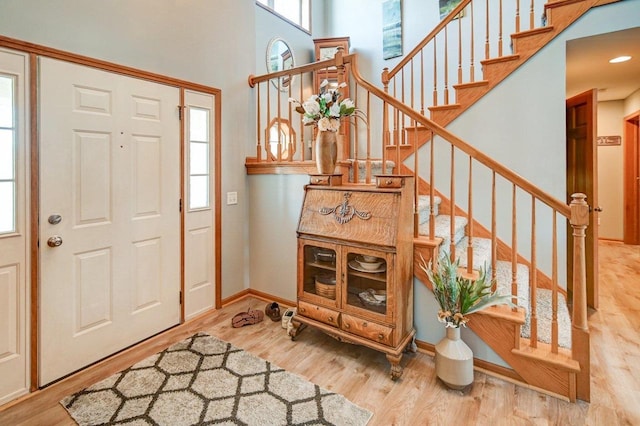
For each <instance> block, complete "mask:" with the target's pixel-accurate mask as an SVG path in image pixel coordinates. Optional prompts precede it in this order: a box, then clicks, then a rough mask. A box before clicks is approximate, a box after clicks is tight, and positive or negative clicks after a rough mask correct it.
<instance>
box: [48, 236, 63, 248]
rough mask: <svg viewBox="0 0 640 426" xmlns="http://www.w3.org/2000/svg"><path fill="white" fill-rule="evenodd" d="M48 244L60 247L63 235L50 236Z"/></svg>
mask: <svg viewBox="0 0 640 426" xmlns="http://www.w3.org/2000/svg"><path fill="white" fill-rule="evenodd" d="M47 245H48V246H49V247H59V246H61V245H62V237H61V236H59V235H54V236H53V237H49V239H48V240H47Z"/></svg>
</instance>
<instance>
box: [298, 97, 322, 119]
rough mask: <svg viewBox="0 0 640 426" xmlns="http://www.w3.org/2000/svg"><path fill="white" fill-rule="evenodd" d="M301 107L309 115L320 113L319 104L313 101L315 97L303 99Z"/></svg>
mask: <svg viewBox="0 0 640 426" xmlns="http://www.w3.org/2000/svg"><path fill="white" fill-rule="evenodd" d="M302 108H304V111H305V112H306V113H307V114H308V115H310V116H315V115H318V114H320V105H319V104H318V102H316V101H315V99H311V98H309V99H307V100H306V101H304V103H303V104H302Z"/></svg>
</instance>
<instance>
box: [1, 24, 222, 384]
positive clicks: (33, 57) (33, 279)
mask: <svg viewBox="0 0 640 426" xmlns="http://www.w3.org/2000/svg"><path fill="white" fill-rule="evenodd" d="M0 47H4V48H7V49H13V50H16V51H19V52H23V53H27V54H29V69H28V73H29V77H30V79H29V106H28V111H29V116H30V134H29V142H28V144H29V151H30V159H29V160H30V171H29V173H30V179H31V185H30V188H29V189H28V200H29V211H30V214H29V216H30V217H29V223H30V231H31V238H30V241H29V245H30V248H29V259H28V263H29V264H30V283H29V287H30V299H31V300H30V309H29V317H30V336H29V341H30V343H29V345H30V352H31V353H30V370H31V371H30V378H31V384H30V385H31V387H30V390H31V392H33V391H36V390H37V389H38V388H39V386H38V379H37V378H38V354H39V345H38V338H39V333H38V330H39V312H38V301H39V297H40V294H39V286H40V280H39V261H40V258H39V247H38V245H39V238H40V235H39V226H38V217H39V215H40V209H39V192H40V182H39V178H38V176H39V173H40V161H39V147H38V136H39V128H38V120H37V117H38V97H39V93H38V57H41V56H42V57H48V58H52V59H59V60H62V61H66V62H71V63H75V64H79V65H85V66H89V67H93V68H97V69H100V70H104V71H109V72H114V73H118V74H123V75H127V76H130V77H134V78H139V79H143V80H148V81H152V82H156V83H160V84H165V85H168V86H173V87H177V88H178V89H180V92H181V97H180V101H181V103H183V99H184V96H183V94H184V91H185V90H194V91H197V92H202V93H207V94H211V95H213V96H214V97H215V116H214V123H215V129H216V130H215V134H214V141H213V149H214V150H215V158H216V162H215V166H214V170H213V174H214V197H215V198H214V199H215V206H214V215H215V217H214V227H215V231H214V232H215V239H214V240H215V243H214V244H215V251H214V252H215V259H214V262H215V277H214V279H215V308H216V309H218V308H220V307H221V305H222V297H221V278H222V273H221V259H222V241H221V237H220V236H221V231H222V220H221V211H222V204H221V202H220V200H221V194H222V187H221V176H222V170H221V161H220V156H221V144H222V143H221V140H222V132H221V118H222V114H221V107H222V91H221V90H220V89H217V88H213V87H209V86H205V85H202V84H197V83H193V82H190V81H186V80H181V79H178V78H173V77H168V76H165V75H161V74H156V73H153V72H149V71H144V70H140V69H137V68H133V67H127V66H124V65H119V64H116V63H113V62H108V61H103V60H99V59H95V58H90V57H87V56H82V55H78V54H74V53H71V52H66V51H63V50H59V49H54V48H50V47H47V46H43V45H38V44H33V43H30V42H25V41H22V40H18V39H13V38H10V37H6V36H2V35H0ZM179 107H180V108H181V111H184V105H179ZM182 121H184V120H182ZM183 134H184V129H183V130H182V132H181V135H180V143H181V146H180V150H181V159H180V166H181V171H180V176H182V175H183V174H184V170H183V168H184V153H183V151H184V147H183V145H184V140H183ZM180 188H181V191H182V192H181V199H182V200H184V199H185V197H184V195H185V194H184V192H183V184H182V182H180ZM180 215H181V219H180V224H181V229H180V251H181V257H182V259H181V264H182V265H183V266H182V268H181V269H182V271H181V283H180V288H181V291H182V294H184V232H183V226H184V208H183V209H182V211H181V213H180ZM183 306H184V304H182V307H181V319H180V323H183V322H184V312H183Z"/></svg>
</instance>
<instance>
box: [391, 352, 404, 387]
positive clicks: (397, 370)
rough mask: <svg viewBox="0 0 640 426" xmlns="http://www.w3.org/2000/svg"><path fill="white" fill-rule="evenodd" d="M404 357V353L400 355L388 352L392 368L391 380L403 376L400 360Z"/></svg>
mask: <svg viewBox="0 0 640 426" xmlns="http://www.w3.org/2000/svg"><path fill="white" fill-rule="evenodd" d="M401 359H402V354H400V355H398V356H394V355H390V354H387V360H388V361H389V363H390V364H391V369H390V371H389V374H390V376H391V380H394V381H395V380H398V379H399V378H400V377H402V370H403V369H402V366H401V365H400V360H401Z"/></svg>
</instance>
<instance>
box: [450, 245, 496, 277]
mask: <svg viewBox="0 0 640 426" xmlns="http://www.w3.org/2000/svg"><path fill="white" fill-rule="evenodd" d="M468 244H469V237H464V238H463V239H461V240H460V241H459V242H458V244H457V245H456V259H459V260H460V267H462V268H466V267H467V266H468V265H469V259H468V256H467V245H468ZM471 246H472V247H473V269H475V270H477V271H479V270H480V269H481V268H485V269H486V270H490V269H491V240H490V239H488V238H478V237H474V238H473V240H472V242H471Z"/></svg>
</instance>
